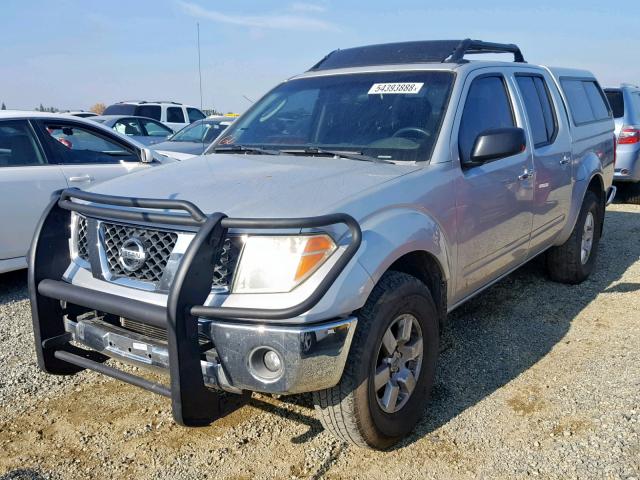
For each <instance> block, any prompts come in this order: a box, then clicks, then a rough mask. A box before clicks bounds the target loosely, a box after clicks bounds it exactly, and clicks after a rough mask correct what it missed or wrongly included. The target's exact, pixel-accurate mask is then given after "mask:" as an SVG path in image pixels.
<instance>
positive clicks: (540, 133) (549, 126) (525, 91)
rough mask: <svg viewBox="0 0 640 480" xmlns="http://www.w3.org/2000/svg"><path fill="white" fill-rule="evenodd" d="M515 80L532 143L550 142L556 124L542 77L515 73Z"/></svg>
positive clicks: (554, 132) (537, 144)
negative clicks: (529, 128) (529, 126)
mask: <svg viewBox="0 0 640 480" xmlns="http://www.w3.org/2000/svg"><path fill="white" fill-rule="evenodd" d="M516 81H517V82H518V88H519V89H520V93H521V94H522V98H523V100H524V105H525V109H526V110H527V118H528V119H529V124H530V125H531V133H532V135H533V143H534V145H535V146H536V147H540V146H543V145H548V144H550V143H552V142H553V139H554V137H555V134H556V125H557V124H556V117H555V112H554V110H553V105H552V103H551V98H550V96H549V90H548V89H547V86H546V84H545V81H544V79H543V78H542V77H540V76H537V75H516Z"/></svg>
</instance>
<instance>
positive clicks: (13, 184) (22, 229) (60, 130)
mask: <svg viewBox="0 0 640 480" xmlns="http://www.w3.org/2000/svg"><path fill="white" fill-rule="evenodd" d="M171 161H172V160H171V159H168V158H166V157H163V156H161V155H158V154H156V153H154V152H152V151H150V150H148V149H146V148H145V147H144V145H141V144H140V143H138V142H135V141H131V140H128V139H126V138H122V137H120V136H119V135H116V134H115V133H114V132H113V131H112V130H110V129H108V128H106V127H103V126H102V125H100V124H99V123H96V122H92V121H90V120H84V119H82V118H76V117H71V116H61V115H58V114H55V113H37V112H10V111H3V112H0V203H2V205H3V208H2V209H0V273H2V272H7V271H9V270H16V269H20V268H24V267H26V266H27V262H26V258H25V256H26V253H27V249H28V248H29V244H30V243H31V237H32V236H33V231H34V229H35V227H36V223H37V222H38V219H39V218H40V215H41V214H42V211H43V210H44V208H45V207H46V206H47V204H48V203H49V200H50V198H51V194H52V193H53V192H54V191H56V190H60V189H64V188H69V187H78V188H86V187H88V186H91V185H94V184H96V183H98V182H101V181H103V180H108V179H110V178H113V177H117V176H119V175H124V174H126V173H131V172H137V171H141V170H145V169H148V168H150V167H152V166H154V165H160V164H162V163H169V162H171Z"/></svg>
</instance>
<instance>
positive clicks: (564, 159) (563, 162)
mask: <svg viewBox="0 0 640 480" xmlns="http://www.w3.org/2000/svg"><path fill="white" fill-rule="evenodd" d="M570 161H571V157H570V156H569V155H564V156H563V157H562V160H560V165H569V162H570Z"/></svg>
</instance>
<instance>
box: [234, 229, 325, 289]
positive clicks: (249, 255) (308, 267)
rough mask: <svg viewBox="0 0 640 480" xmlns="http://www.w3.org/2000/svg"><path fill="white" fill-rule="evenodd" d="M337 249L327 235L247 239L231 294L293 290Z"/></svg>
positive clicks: (250, 237) (254, 237) (251, 237)
mask: <svg viewBox="0 0 640 480" xmlns="http://www.w3.org/2000/svg"><path fill="white" fill-rule="evenodd" d="M335 250H336V244H335V243H334V242H333V240H332V239H331V237H329V236H328V235H295V236H258V235H257V236H251V235H250V236H248V237H247V238H246V241H245V244H244V248H243V249H242V254H241V256H240V261H239V264H238V267H237V270H236V274H235V279H234V282H233V287H232V289H231V290H232V291H233V292H234V293H282V292H289V291H291V290H293V289H294V288H295V287H296V286H298V285H299V284H300V283H302V282H303V281H304V280H305V279H307V278H308V277H309V275H311V274H312V273H313V272H315V271H316V270H317V269H318V268H319V267H320V265H322V264H323V263H324V262H325V261H326V260H327V258H329V256H330V255H331V254H332V253H333V252H334V251H335Z"/></svg>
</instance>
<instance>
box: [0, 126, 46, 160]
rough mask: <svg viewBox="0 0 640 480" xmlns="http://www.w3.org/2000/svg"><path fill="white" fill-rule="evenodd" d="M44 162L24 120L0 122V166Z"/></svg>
mask: <svg viewBox="0 0 640 480" xmlns="http://www.w3.org/2000/svg"><path fill="white" fill-rule="evenodd" d="M44 163H45V161H44V158H43V156H42V154H41V153H40V149H39V148H38V145H37V143H36V140H35V138H34V136H33V132H32V131H31V128H30V127H29V124H28V123H27V122H26V121H9V122H0V168H2V167H23V166H27V165H43V164H44Z"/></svg>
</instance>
